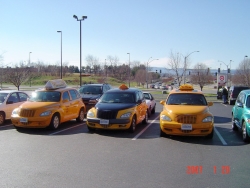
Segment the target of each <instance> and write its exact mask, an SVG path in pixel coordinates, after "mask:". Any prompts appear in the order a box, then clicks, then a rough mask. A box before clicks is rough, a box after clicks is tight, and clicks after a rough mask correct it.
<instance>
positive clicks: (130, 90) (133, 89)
mask: <svg viewBox="0 0 250 188" xmlns="http://www.w3.org/2000/svg"><path fill="white" fill-rule="evenodd" d="M136 91H141V90H140V89H137V88H128V89H120V88H115V89H110V90H108V91H107V92H106V93H124V92H126V93H135V92H136Z"/></svg>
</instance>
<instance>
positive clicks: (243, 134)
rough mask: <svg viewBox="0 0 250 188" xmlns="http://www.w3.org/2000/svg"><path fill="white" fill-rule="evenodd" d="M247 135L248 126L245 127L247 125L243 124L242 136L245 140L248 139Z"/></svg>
mask: <svg viewBox="0 0 250 188" xmlns="http://www.w3.org/2000/svg"><path fill="white" fill-rule="evenodd" d="M246 134H247V130H246V126H245V124H243V126H242V136H243V138H244V139H245V138H246Z"/></svg>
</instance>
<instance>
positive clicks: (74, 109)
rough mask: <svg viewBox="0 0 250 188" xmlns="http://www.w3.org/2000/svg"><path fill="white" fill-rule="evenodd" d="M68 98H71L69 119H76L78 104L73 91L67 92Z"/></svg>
mask: <svg viewBox="0 0 250 188" xmlns="http://www.w3.org/2000/svg"><path fill="white" fill-rule="evenodd" d="M69 93H70V96H71V101H70V108H69V109H70V113H71V118H72V119H74V118H76V117H78V114H79V110H80V104H79V100H78V97H77V93H76V91H75V90H74V89H70V90H69Z"/></svg>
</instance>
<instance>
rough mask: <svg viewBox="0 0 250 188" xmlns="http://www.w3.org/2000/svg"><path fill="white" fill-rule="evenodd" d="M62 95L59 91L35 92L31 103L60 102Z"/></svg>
mask: <svg viewBox="0 0 250 188" xmlns="http://www.w3.org/2000/svg"><path fill="white" fill-rule="evenodd" d="M60 99H61V93H60V92H58V91H36V92H33V93H32V95H31V98H30V99H29V101H33V102H59V101H60Z"/></svg>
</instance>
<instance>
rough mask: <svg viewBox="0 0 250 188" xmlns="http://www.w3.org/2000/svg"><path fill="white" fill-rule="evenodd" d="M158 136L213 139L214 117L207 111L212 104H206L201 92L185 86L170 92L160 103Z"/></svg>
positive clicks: (190, 86)
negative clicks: (161, 108) (161, 107)
mask: <svg viewBox="0 0 250 188" xmlns="http://www.w3.org/2000/svg"><path fill="white" fill-rule="evenodd" d="M160 104H162V105H163V110H162V112H161V114H160V136H164V135H180V136H206V137H207V138H213V132H214V117H213V115H212V114H211V113H210V111H209V106H212V105H213V103H212V102H207V101H206V98H205V96H204V94H203V93H202V92H201V91H198V90H194V88H193V86H192V85H189V84H185V85H182V86H180V87H179V89H176V90H172V91H171V92H170V93H169V95H168V97H167V99H166V101H160Z"/></svg>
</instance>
